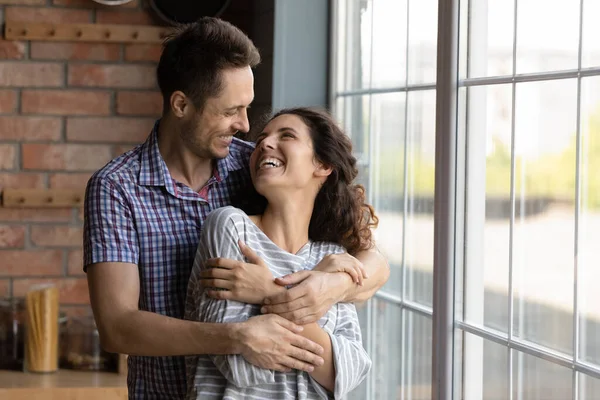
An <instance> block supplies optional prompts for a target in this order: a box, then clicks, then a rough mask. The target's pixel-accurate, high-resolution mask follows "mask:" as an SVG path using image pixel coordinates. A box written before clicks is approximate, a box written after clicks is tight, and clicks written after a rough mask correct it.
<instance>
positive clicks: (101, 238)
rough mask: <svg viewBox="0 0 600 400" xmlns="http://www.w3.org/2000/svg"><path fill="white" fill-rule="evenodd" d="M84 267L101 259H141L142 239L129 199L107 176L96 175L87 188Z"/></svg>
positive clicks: (125, 260) (135, 262) (112, 260)
mask: <svg viewBox="0 0 600 400" xmlns="http://www.w3.org/2000/svg"><path fill="white" fill-rule="evenodd" d="M83 259H84V263H83V264H84V267H83V268H84V271H85V270H86V268H87V266H88V265H90V264H94V263H99V262H127V263H133V264H137V263H138V261H139V242H138V236H137V231H136V229H135V225H134V221H133V215H132V212H131V208H130V206H129V203H128V202H127V199H126V197H125V195H124V193H123V192H122V190H120V189H119V188H118V186H117V185H116V184H115V183H113V182H111V181H110V180H108V179H106V178H100V177H92V178H91V179H90V180H89V182H88V184H87V188H86V193H85V202H84V223H83Z"/></svg>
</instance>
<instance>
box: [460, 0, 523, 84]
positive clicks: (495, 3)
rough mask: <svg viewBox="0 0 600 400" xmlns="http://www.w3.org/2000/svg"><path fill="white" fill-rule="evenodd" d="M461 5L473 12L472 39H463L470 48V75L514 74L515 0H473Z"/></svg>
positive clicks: (470, 29) (470, 36) (470, 27)
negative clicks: (466, 40)
mask: <svg viewBox="0 0 600 400" xmlns="http://www.w3.org/2000/svg"><path fill="white" fill-rule="evenodd" d="M461 6H462V7H464V8H467V7H468V8H469V14H470V15H469V17H470V18H469V23H470V25H469V39H468V40H469V42H468V43H467V42H463V43H461V45H462V46H465V47H466V46H468V48H469V64H468V65H469V67H468V68H469V74H468V76H469V77H470V78H476V77H483V76H498V75H512V73H513V38H514V26H515V18H514V17H515V3H514V0H471V1H469V2H461ZM463 23H464V24H466V22H463Z"/></svg>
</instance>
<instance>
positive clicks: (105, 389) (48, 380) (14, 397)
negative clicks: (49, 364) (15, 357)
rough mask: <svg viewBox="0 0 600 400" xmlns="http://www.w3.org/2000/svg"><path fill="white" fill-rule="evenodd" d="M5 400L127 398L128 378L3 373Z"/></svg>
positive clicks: (0, 372) (73, 373) (0, 373)
mask: <svg viewBox="0 0 600 400" xmlns="http://www.w3.org/2000/svg"><path fill="white" fill-rule="evenodd" d="M0 399H2V400H30V399H31V400H37V399H40V400H79V399H85V400H88V399H89V400H117V399H119V400H120V399H124V400H125V399H127V377H126V376H125V375H119V374H117V373H107V372H87V371H71V370H59V371H58V372H55V373H52V374H35V373H26V372H18V371H3V370H0Z"/></svg>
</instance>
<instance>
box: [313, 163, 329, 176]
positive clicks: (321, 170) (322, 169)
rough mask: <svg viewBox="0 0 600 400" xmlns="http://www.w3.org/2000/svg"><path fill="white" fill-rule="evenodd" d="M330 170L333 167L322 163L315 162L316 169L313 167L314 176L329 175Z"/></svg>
mask: <svg viewBox="0 0 600 400" xmlns="http://www.w3.org/2000/svg"><path fill="white" fill-rule="evenodd" d="M331 172H333V168H331V167H330V166H328V165H324V164H322V163H317V169H315V176H318V177H326V176H329V175H331Z"/></svg>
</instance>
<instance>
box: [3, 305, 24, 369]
mask: <svg viewBox="0 0 600 400" xmlns="http://www.w3.org/2000/svg"><path fill="white" fill-rule="evenodd" d="M24 332H25V302H24V300H23V299H21V298H12V299H0V369H10V370H22V369H23V358H24V348H25V334H24Z"/></svg>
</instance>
